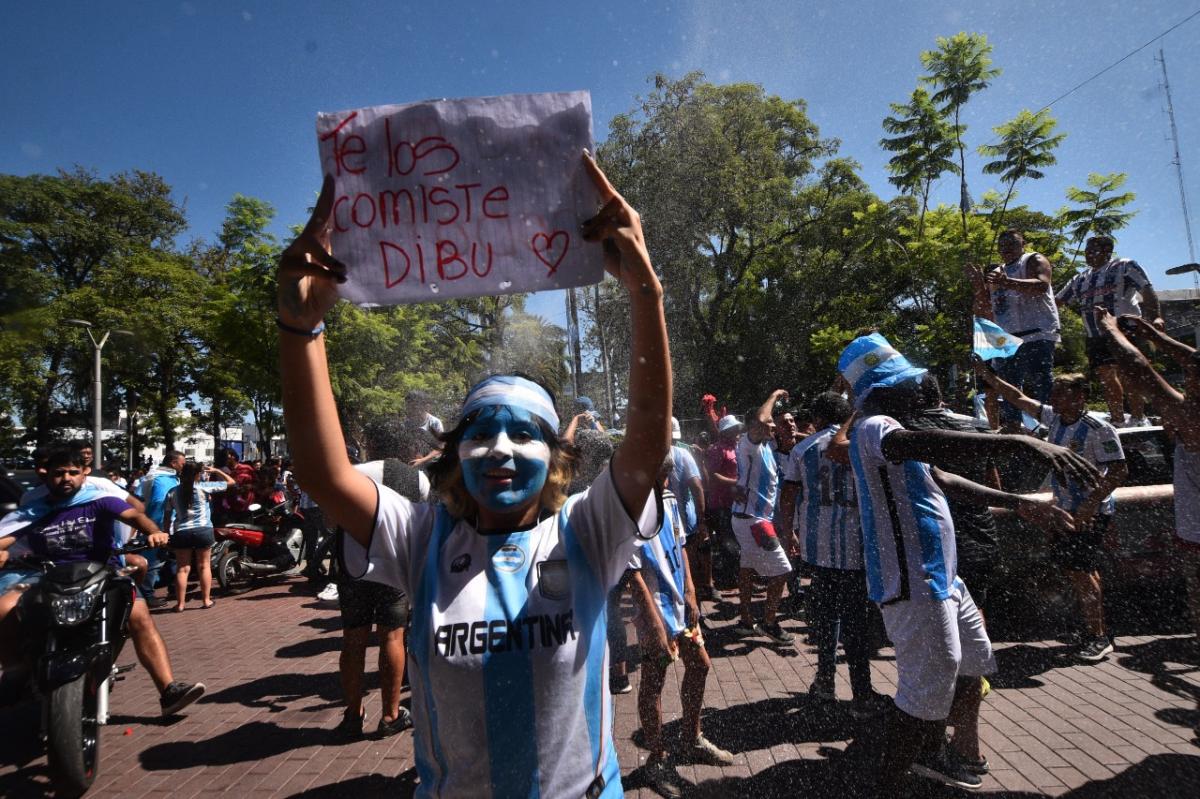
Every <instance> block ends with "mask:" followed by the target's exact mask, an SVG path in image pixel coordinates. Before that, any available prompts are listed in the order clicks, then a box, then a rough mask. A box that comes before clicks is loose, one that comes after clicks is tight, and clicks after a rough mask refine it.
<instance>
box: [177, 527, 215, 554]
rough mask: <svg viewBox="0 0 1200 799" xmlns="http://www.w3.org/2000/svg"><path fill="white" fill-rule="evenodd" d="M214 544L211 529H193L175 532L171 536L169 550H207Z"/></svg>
mask: <svg viewBox="0 0 1200 799" xmlns="http://www.w3.org/2000/svg"><path fill="white" fill-rule="evenodd" d="M215 542H216V538H214V536H213V529H212V528H211V527H194V528H192V529H190V530H176V531H175V532H174V533H172V534H171V543H169V544H168V545H167V546H169V547H170V548H171V549H208V548H209V547H211V546H212V545H213V544H214V543H215Z"/></svg>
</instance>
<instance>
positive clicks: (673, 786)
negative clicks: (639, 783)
mask: <svg viewBox="0 0 1200 799" xmlns="http://www.w3.org/2000/svg"><path fill="white" fill-rule="evenodd" d="M642 776H643V777H644V778H645V780H646V784H647V785H649V786H650V787H651V788H652V789H654V791H655V792H657V793H658V795H659V796H666V797H668V799H675V797H679V796H683V789H682V785H681V784H682V782H683V780H682V778H681V777H680V776H679V772H677V771H675V767H674V766H672V765H671V764H670V763H668V762H667V761H666V760H665V759H662V760H650V761H648V762H647V763H646V765H644V766H642Z"/></svg>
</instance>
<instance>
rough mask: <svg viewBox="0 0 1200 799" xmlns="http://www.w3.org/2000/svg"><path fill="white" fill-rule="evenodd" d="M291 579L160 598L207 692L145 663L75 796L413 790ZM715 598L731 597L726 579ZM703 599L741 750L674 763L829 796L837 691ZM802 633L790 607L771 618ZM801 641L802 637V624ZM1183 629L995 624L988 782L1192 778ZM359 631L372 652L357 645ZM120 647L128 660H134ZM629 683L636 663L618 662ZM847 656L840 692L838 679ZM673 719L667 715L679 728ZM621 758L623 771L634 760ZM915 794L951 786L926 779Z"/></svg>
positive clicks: (727, 721) (10, 735)
mask: <svg viewBox="0 0 1200 799" xmlns="http://www.w3.org/2000/svg"><path fill="white" fill-rule="evenodd" d="M312 593H313V591H312V589H310V588H309V587H308V586H306V585H305V584H304V583H302V582H301V581H299V580H295V581H292V582H280V583H275V584H269V585H264V586H263V587H261V588H258V589H256V590H255V591H252V592H249V593H245V594H242V595H240V596H235V597H223V598H220V599H218V602H217V605H216V607H215V608H213V609H212V610H208V611H200V610H199V609H198V608H199V603H198V602H197V603H193V604H192V605H191V606H190V609H189V610H188V611H187V612H185V613H183V614H174V613H170V612H162V611H159V612H156V614H155V620H156V622H157V623H158V625H159V629H160V630H161V631H162V634H163V637H164V638H165V639H166V641H167V645H168V647H169V648H170V651H171V655H172V660H173V664H174V667H175V671H176V675H177V677H178V678H179V679H189V680H192V679H201V680H203V681H204V682H205V683H207V685H208V688H209V692H208V694H207V695H206V696H205V697H204V698H203V699H202V700H201V701H200V702H199V703H197V704H196V705H193V706H192V708H190V709H189V710H188V711H187V715H186V716H184V717H182V718H179V719H175V720H172V721H170V722H163V721H161V720H160V719H159V718H158V712H157V711H158V707H157V705H158V703H157V696H156V695H155V692H154V690H153V688H152V687H151V684H150V681H149V679H148V677H147V676H146V674H145V672H144V671H142V670H141V669H140V668H139V669H136V670H135V671H134V672H132V673H131V674H130V675H129V678H128V679H127V680H125V681H124V682H122V683H120V684H119V685H118V686H117V690H116V691H114V693H113V698H112V709H113V712H114V716H113V718H112V721H111V723H110V725H109V726H108V727H107V728H105V729H104V731H103V736H102V747H103V754H102V764H101V774H100V777H99V778H98V779H97V781H96V785H95V787H94V789H93V790H92V791H91V792H90V793H89V794H88V796H89V797H97V798H98V799H103V798H104V797H117V796H120V797H124V798H126V799H136V797H150V796H162V797H166V796H171V797H174V799H186V798H187V797H193V796H214V795H216V794H219V793H227V794H229V795H234V796H256V797H259V796H261V797H268V796H278V797H303V798H304V799H318V798H322V797H342V796H345V797H356V799H357V798H359V797H361V798H363V799H367V798H369V797H376V796H378V797H385V796H386V797H404V796H408V795H410V794H411V792H412V787H413V783H414V780H415V775H414V772H413V770H412V766H413V760H412V745H411V737H410V736H411V733H404V734H402V735H400V736H397V737H394V738H390V739H387V740H382V741H372V740H365V741H359V742H355V743H350V744H346V743H340V742H338V741H337V739H336V738H334V736H333V735H332V734H331V733H330V730H331V729H332V728H333V727H334V726H335V725H336V724H337V722H338V721H339V720H340V718H341V709H340V707H341V706H340V702H339V689H338V683H337V656H338V649H339V646H340V640H341V637H340V633H339V626H340V625H339V621H338V617H337V611H336V608H334V607H330V606H326V605H322V604H320V603H318V602H317V601H316V600H315V599H314V598H313V596H312ZM730 598H732V597H731V596H730ZM706 609H712V610H714V613H713V619H714V627H715V629H714V631H713V632H712V633H711V634H710V635H709V652H710V654H711V655H712V658H713V670H712V672H711V674H710V676H709V681H708V692H707V699H706V705H707V708H708V710H707V711H706V713H705V715H704V722H703V724H704V730H705V734H706V735H707V736H708V737H709V738H710V739H711V740H713V741H714V742H715V743H717V744H718V745H720V746H722V747H724V748H727V749H730V750H731V751H735V752H737V753H738V762H737V764H736V765H734V766H731V767H729V768H714V767H704V766H682V767H680V769H679V771H680V773H681V775H683V776H684V777H685V778H686V779H688V780H689V781H691V782H693V783H695V784H697V786H698V787H697V788H696V790H694V791H692V792H691V794H692V795H695V796H704V797H726V796H728V797H734V796H747V797H769V796H781V797H782V796H803V797H822V796H828V797H838V799H843V797H845V796H846V793H845V791H844V790H843V788H842V787H840V786H839V783H838V782H837V780H836V779H835V776H836V774H837V766H836V761H831V760H830V759H829V758H828V757H827V755H828V754H829V750H830V749H837V748H841V747H842V746H844V744H845V741H846V740H847V739H848V738H849V737H850V735H851V734H852V731H853V726H852V722H851V721H850V718H849V715H848V714H847V713H846V712H845V703H842V704H841V705H840V706H837V707H834V708H828V707H822V706H820V705H818V704H814V703H812V702H810V701H809V700H808V698H807V696H806V695H805V689H806V688H807V686H808V684H809V683H810V682H811V680H812V676H813V672H814V668H815V655H814V653H813V651H812V649H811V647H809V646H807V645H805V644H803V643H799V645H798V646H797V647H796V649H794V650H788V649H781V648H778V647H774V646H771V645H767V643H766V641H765V639H762V640H744V639H742V640H739V639H736V638H734V637H733V636H732V635H731V633H730V632H729V631H728V627H729V626H730V625H731V623H732V620H733V606H732V605H731V604H729V603H728V602H722V603H720V604H718V605H717V606H716V607H715V608H711V606H709V608H706ZM784 626H785V627H786V628H788V629H790V630H792V631H793V632H796V633H802V632H803V630H804V624H803V623H802V622H798V621H792V622H785V624H784ZM797 640H798V642H799V641H800V640H801V639H800V636H799V635H798V637H797ZM1188 643H1189V641H1188V639H1187V638H1180V637H1126V638H1120V639H1118V641H1117V651H1116V652H1115V653H1114V655H1113V656H1112V657H1110V658H1109V659H1108V660H1107V661H1106V662H1104V663H1102V664H1100V665H1098V666H1079V665H1074V664H1073V663H1072V662H1071V661H1069V660H1068V659H1066V658H1065V657H1064V655H1065V653H1066V651H1067V649H1066V647H1065V646H1063V645H1061V644H1058V643H1057V642H1052V641H1051V642H1036V643H1022V644H1002V645H1000V646H999V652H998V657H999V660H1000V664H1001V674H1000V675H999V676H998V677H997V679H995V680H994V681H993V686H994V690H993V692H992V694H991V696H989V697H988V699H987V701H986V702H985V703H984V708H983V714H982V719H983V721H982V730H981V735H982V738H983V743H984V749H985V752H986V754H987V756H988V758H989V759H990V761H991V763H992V774H991V775H990V776H988V777H987V778H985V781H984V789H983V791H982V792H981V793H983V794H985V795H988V796H993V797H995V796H1007V797H1023V796H1036V795H1058V796H1062V795H1065V796H1070V797H1075V798H1076V799H1078V798H1080V797H1088V798H1089V799H1090V798H1091V797H1107V796H1114V797H1139V796H1144V797H1154V799H1165V797H1197V796H1200V748H1197V746H1196V745H1194V744H1193V743H1192V728H1193V727H1194V726H1195V725H1196V724H1197V723H1198V722H1200V711H1198V710H1197V707H1198V703H1200V668H1198V667H1197V663H1196V659H1195V656H1194V655H1192V656H1189V655H1188V654H1187V652H1188ZM373 657H374V650H372V652H371V653H369V654H368V661H369V662H370V659H371V658H373ZM132 658H133V654H132V647H129V648H127V649H126V654H125V655H123V657H122V660H123V661H132ZM874 673H875V674H874V676H875V686H876V688H877V689H878V690H880V691H884V692H886V693H891V692H893V690H894V683H895V669H894V666H893V663H892V661H891V659H890V652H889V651H888V650H884V651H883V652H882V653H881V657H880V659H878V660H876V661H875V662H874ZM681 674H682V667H679V666H677V667H675V668H673V669H672V670H671V675H670V679H669V682H668V684H667V688H666V690H665V692H664V696H663V705H664V712H665V715H666V717H667V719H670V720H674V719H677V718H678V716H679V693H678V680H679V677H680V675H681ZM632 676H633V680H634V684H635V686H636V684H637V672H636V671H635V672H634V673H633V675H632ZM845 676H846V675H845V669H844V667H843V668H842V669H841V670H840V673H839V684H838V693H839V696H842V697H844V698H846V699H848V698H849V686H848V685H847V684H846V683H845ZM615 702H616V709H617V715H616V725H617V726H616V737H617V746H618V751H619V753H620V757H621V763H622V766H623V767H624V773H625V775H626V778H625V783H626V789H627V795H628V796H637V797H651V796H655V795H656V794H654V793H653V792H651V791H650V790H649V789H646V788H644V787H639V786H640V785H641V784H642V783H641V782H640V781H639V779H638V775H637V774H636V772H635V769H636V767H637V766H638V765H639V764H640V763H641V762H643V760H644V754H645V753H644V751H643V750H641V749H639V748H638V747H637V745H636V744H635V743H634V739H635V737H636V736H635V732H636V730H637V727H638V724H637V715H636V693H633V694H628V695H624V696H618V697H616V699H615ZM378 712H379V694H378V691H377V690H372V693H371V695H370V696H369V697H368V700H367V714H368V716H367V726H368V729H373V728H374V725H375V723H376V721H377V719H378ZM36 726H37V711H36V708H33V707H32V706H29V705H26V706H25V707H23V708H6V709H3V710H0V796H3V797H24V796H41V795H44V793H45V791H46V786H47V780H46V774H45V758H44V757H42V756H41V755H40V753H39V752H38V751H37V746H36V742H35V741H33V740H32V739H33V737H34V736H33V731H34V730H35V729H36ZM675 729H676V725H674V724H671V725H668V727H667V734H668V736H670V735H671V734H673V733H674V731H675ZM631 772H634V773H631ZM930 795H934V796H953V795H955V794H954V793H953V792H949V791H940V790H933V791H931V792H930Z"/></svg>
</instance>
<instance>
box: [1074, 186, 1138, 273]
mask: <svg viewBox="0 0 1200 799" xmlns="http://www.w3.org/2000/svg"><path fill="white" fill-rule="evenodd" d="M1128 177H1129V175H1128V174H1126V173H1125V172H1110V173H1109V174H1107V175H1101V174H1100V173H1098V172H1091V173H1089V174H1088V177H1087V184H1088V186H1089V187H1090V189H1081V188H1079V187H1077V186H1072V187H1070V188H1069V189H1067V199H1068V200H1070V201H1071V202H1073V203H1075V204H1076V205H1079V206H1080V207H1079V208H1064V209H1063V210H1062V211H1060V212H1059V217H1058V219H1059V224H1060V226H1061V227H1063V228H1065V229H1066V230H1067V232H1068V233H1070V235H1071V241H1072V242H1073V244H1074V252H1073V253H1072V254H1071V266H1074V265H1075V261H1076V260H1077V259H1078V258H1079V252H1080V248H1079V245H1080V244H1081V243H1082V242H1083V240H1084V239H1085V238H1086V237H1087V236H1088V235H1090V234H1093V233H1094V234H1096V235H1099V236H1111V235H1112V234H1113V232H1114V231H1117V230H1120V229H1121V228H1123V227H1125V226H1126V225H1128V224H1129V220H1130V219H1133V217H1134V216H1135V215H1136V214H1137V211H1126V210H1124V208H1125V206H1127V205H1129V204H1130V203H1131V202H1133V200H1134V198H1135V197H1136V196H1137V195H1136V194H1134V193H1133V192H1132V191H1126V192H1122V193H1121V194H1116V193H1115V192H1116V191H1118V190H1119V189H1120V188H1121V187H1122V186H1124V185H1125V180H1126V178H1128Z"/></svg>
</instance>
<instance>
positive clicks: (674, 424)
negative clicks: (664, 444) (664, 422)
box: [671, 416, 683, 441]
mask: <svg viewBox="0 0 1200 799" xmlns="http://www.w3.org/2000/svg"><path fill="white" fill-rule="evenodd" d="M681 438H683V433H681V432H679V420H678V419H676V418H675V417H674V416H672V417H671V440H672V441H678V440H679V439H681Z"/></svg>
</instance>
